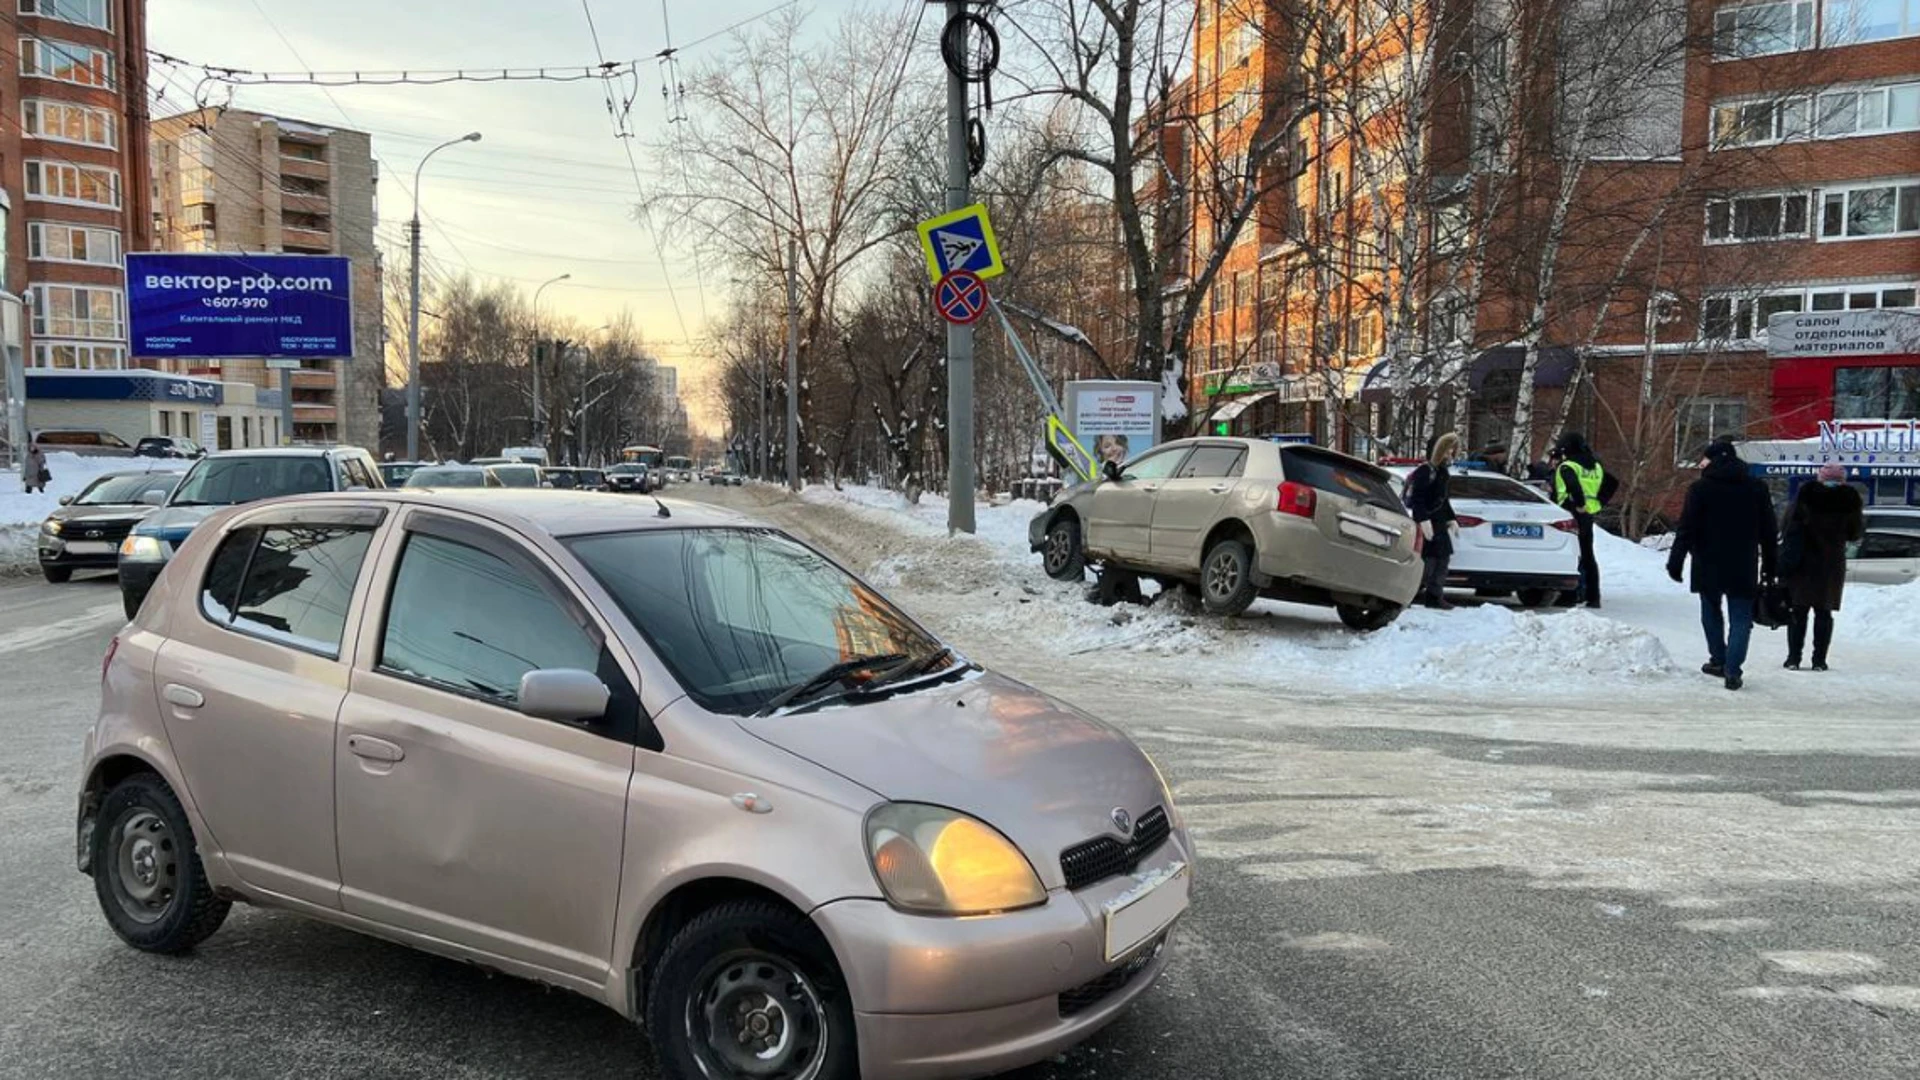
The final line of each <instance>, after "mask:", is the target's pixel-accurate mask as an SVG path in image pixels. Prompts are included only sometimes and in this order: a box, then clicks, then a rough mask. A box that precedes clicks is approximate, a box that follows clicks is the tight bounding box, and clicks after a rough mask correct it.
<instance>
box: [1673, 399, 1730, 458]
mask: <svg viewBox="0 0 1920 1080" xmlns="http://www.w3.org/2000/svg"><path fill="white" fill-rule="evenodd" d="M1676 420H1677V423H1676V424H1675V428H1676V431H1675V434H1674V449H1673V460H1674V463H1675V464H1678V465H1691V464H1693V463H1694V462H1696V461H1699V460H1700V450H1701V448H1702V447H1704V446H1706V445H1707V444H1708V443H1710V442H1713V441H1714V440H1715V439H1720V438H1736V439H1737V438H1739V437H1741V436H1743V435H1745V434H1746V431H1747V403H1746V402H1745V401H1742V400H1739V399H1727V398H1688V399H1687V400H1685V401H1683V402H1681V403H1680V411H1679V413H1678V415H1677V417H1676Z"/></svg>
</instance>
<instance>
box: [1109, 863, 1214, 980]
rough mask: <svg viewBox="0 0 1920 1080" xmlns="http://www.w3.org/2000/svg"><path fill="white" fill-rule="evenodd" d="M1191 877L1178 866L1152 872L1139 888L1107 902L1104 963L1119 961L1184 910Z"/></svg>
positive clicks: (1183, 868) (1165, 926)
mask: <svg viewBox="0 0 1920 1080" xmlns="http://www.w3.org/2000/svg"><path fill="white" fill-rule="evenodd" d="M1192 884H1193V875H1191V874H1189V873H1187V864H1186V863H1183V862H1177V863H1174V864H1172V865H1171V866H1167V867H1165V868H1163V869H1160V870H1157V871H1155V872H1154V873H1153V874H1152V875H1150V876H1148V877H1146V878H1144V879H1143V880H1141V882H1140V883H1139V884H1138V885H1135V886H1134V887H1133V888H1131V889H1128V890H1127V891H1126V892H1124V893H1121V894H1120V895H1119V896H1116V897H1114V898H1113V899H1111V900H1109V901H1107V902H1106V904H1105V905H1103V908H1104V910H1105V912H1106V916H1107V961H1108V962H1109V963H1111V962H1112V961H1115V960H1118V959H1120V958H1121V957H1122V956H1125V955H1127V954H1128V953H1129V952H1132V951H1133V950H1134V949H1137V948H1139V947H1140V944H1141V943H1142V942H1144V941H1146V940H1147V939H1148V938H1151V937H1152V936H1153V935H1155V934H1157V933H1159V932H1160V931H1162V930H1165V929H1166V928H1167V926H1168V924H1170V923H1172V922H1173V920H1174V919H1176V918H1178V917H1179V916H1180V913H1181V912H1183V911H1185V910H1187V890H1188V889H1189V888H1190V887H1191V886H1192Z"/></svg>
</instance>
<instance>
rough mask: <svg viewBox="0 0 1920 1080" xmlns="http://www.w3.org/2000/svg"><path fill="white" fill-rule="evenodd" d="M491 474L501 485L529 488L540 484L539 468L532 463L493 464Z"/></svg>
mask: <svg viewBox="0 0 1920 1080" xmlns="http://www.w3.org/2000/svg"><path fill="white" fill-rule="evenodd" d="M493 475H494V477H495V478H496V479H498V480H499V481H500V484H501V486H503V487H514V488H530V487H539V486H540V470H539V468H538V467H536V466H533V465H495V466H493Z"/></svg>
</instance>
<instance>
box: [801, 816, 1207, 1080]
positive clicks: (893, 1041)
mask: <svg viewBox="0 0 1920 1080" xmlns="http://www.w3.org/2000/svg"><path fill="white" fill-rule="evenodd" d="M1191 851H1192V848H1191V845H1190V843H1189V841H1188V839H1187V836H1186V834H1185V833H1184V832H1183V831H1176V832H1175V833H1174V835H1173V836H1172V838H1171V839H1169V841H1168V842H1167V843H1165V844H1162V845H1161V846H1160V848H1159V849H1158V850H1157V851H1155V852H1154V853H1153V854H1152V855H1151V856H1149V857H1148V858H1146V859H1144V860H1142V862H1141V864H1140V866H1139V868H1138V870H1137V871H1136V873H1135V874H1131V875H1120V876H1118V877H1113V878H1109V879H1107V880H1105V881H1102V882H1099V883H1097V884H1095V885H1090V886H1088V887H1086V888H1083V889H1081V890H1079V891H1078V892H1068V891H1066V890H1064V889H1056V890H1054V891H1053V892H1052V893H1051V894H1049V895H1048V897H1047V902H1046V903H1045V904H1043V905H1041V906H1039V907H1035V908H1028V909H1026V910H1024V911H1015V912H1009V913H1007V914H1004V915H995V916H982V917H976V918H960V919H955V918H938V917H929V916H921V915H910V914H907V913H905V912H901V911H898V910H896V909H894V908H892V907H890V906H889V905H887V904H886V903H885V902H883V901H879V900H839V901H835V902H833V903H830V904H827V905H824V906H823V907H821V908H819V909H818V910H816V911H815V912H814V914H813V917H814V921H815V922H816V923H817V924H818V925H819V926H820V928H821V930H822V931H823V932H824V933H825V934H826V936H827V940H828V941H829V942H830V943H831V944H832V945H833V949H834V954H835V955H836V956H837V957H838V958H839V961H840V967H841V970H842V973H843V974H844V975H845V977H846V980H847V984H848V987H849V989H850V990H851V992H852V996H853V1004H854V1010H855V1011H854V1022H855V1027H856V1029H857V1030H858V1033H859V1042H860V1070H861V1075H863V1076H866V1077H869V1078H874V1080H881V1078H893V1080H936V1078H944V1077H967V1076H983V1075H987V1074H990V1073H997V1072H1002V1071H1005V1070H1007V1069H1014V1068H1018V1067H1020V1066H1022V1065H1027V1064H1031V1063H1033V1062H1036V1061H1040V1060H1043V1059H1045V1058H1047V1057H1050V1056H1052V1055H1053V1054H1056V1053H1059V1052H1060V1051H1061V1050H1064V1049H1066V1048H1067V1047H1070V1046H1073V1045H1075V1044H1076V1043H1079V1042H1081V1041H1082V1040H1084V1039H1086V1038H1087V1037H1089V1036H1091V1035H1092V1034H1093V1033H1094V1032H1096V1031H1099V1030H1100V1029H1101V1028H1102V1027H1105V1026H1106V1025H1107V1024H1108V1023H1109V1022H1111V1021H1112V1020H1113V1019H1114V1018H1115V1017H1117V1016H1118V1015H1119V1014H1120V1013H1121V1012H1122V1011H1123V1010H1124V1009H1125V1008H1126V1007H1127V1006H1128V1005H1129V1004H1130V1003H1131V1002H1132V1001H1133V1000H1134V999H1135V998H1137V997H1139V996H1140V995H1141V994H1142V993H1143V992H1145V990H1146V989H1147V987H1149V986H1151V985H1152V984H1153V981H1154V980H1155V979H1156V978H1158V977H1159V975H1160V972H1161V971H1162V970H1164V969H1165V968H1166V965H1167V963H1168V961H1169V959H1170V957H1171V954H1172V951H1173V950H1172V946H1171V944H1170V941H1169V938H1170V936H1171V933H1172V930H1173V927H1174V926H1175V925H1177V924H1178V922H1179V917H1176V918H1175V919H1174V921H1173V923H1170V924H1168V926H1166V927H1164V928H1162V929H1161V930H1160V931H1158V932H1157V933H1155V934H1153V935H1151V936H1150V937H1149V938H1148V939H1147V940H1146V941H1145V942H1143V943H1142V944H1141V945H1139V946H1138V947H1136V948H1135V949H1134V950H1133V951H1132V952H1130V953H1128V954H1127V955H1124V956H1121V957H1120V958H1118V959H1116V960H1114V961H1112V962H1109V961H1108V960H1107V959H1106V936H1105V935H1106V918H1105V914H1104V908H1103V905H1105V904H1106V903H1107V902H1108V901H1109V900H1112V899H1114V898H1115V897H1118V896H1120V895H1121V894H1123V893H1125V892H1127V890H1129V889H1130V888H1132V887H1133V886H1134V885H1135V884H1136V883H1137V882H1138V880H1139V878H1140V877H1142V876H1145V875H1148V874H1152V873H1154V872H1155V871H1160V870H1165V869H1166V868H1168V867H1170V866H1172V865H1174V864H1176V863H1184V864H1185V865H1186V867H1187V873H1188V874H1191V873H1192V872H1193V870H1192V867H1193V859H1192V855H1191ZM1189 887H1191V882H1189ZM1189 895H1191V893H1189Z"/></svg>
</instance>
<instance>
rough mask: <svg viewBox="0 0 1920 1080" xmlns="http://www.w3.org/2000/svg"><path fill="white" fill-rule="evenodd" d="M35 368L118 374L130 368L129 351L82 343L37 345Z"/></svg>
mask: <svg viewBox="0 0 1920 1080" xmlns="http://www.w3.org/2000/svg"><path fill="white" fill-rule="evenodd" d="M32 362H33V366H34V367H37V368H55V369H59V370H64V371H119V370H120V369H121V368H124V367H126V366H127V350H126V348H125V347H124V346H120V345H94V344H90V343H87V342H79V341H36V342H34V343H33V361H32Z"/></svg>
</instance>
